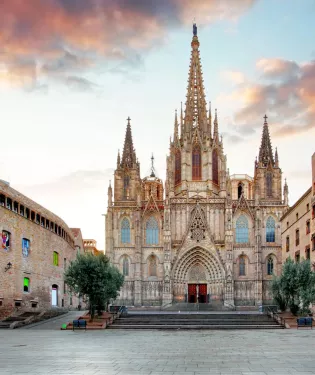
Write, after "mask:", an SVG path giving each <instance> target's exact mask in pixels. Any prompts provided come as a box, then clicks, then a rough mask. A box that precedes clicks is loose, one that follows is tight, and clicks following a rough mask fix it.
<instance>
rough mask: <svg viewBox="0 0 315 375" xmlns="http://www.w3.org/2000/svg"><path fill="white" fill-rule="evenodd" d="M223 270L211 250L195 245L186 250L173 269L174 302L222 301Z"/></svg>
mask: <svg viewBox="0 0 315 375" xmlns="http://www.w3.org/2000/svg"><path fill="white" fill-rule="evenodd" d="M224 277H225V276H224V271H223V269H222V267H221V265H220V263H219V260H218V259H217V258H216V256H215V255H214V254H213V253H212V251H211V250H206V249H203V248H201V247H195V248H193V249H190V250H188V251H186V252H185V253H184V254H183V255H182V256H181V257H180V258H179V259H178V261H177V262H176V264H175V266H174V271H173V296H174V301H175V302H184V301H185V302H188V303H197V302H198V303H209V302H212V301H217V302H219V303H222V302H223V301H222V299H223V294H224Z"/></svg>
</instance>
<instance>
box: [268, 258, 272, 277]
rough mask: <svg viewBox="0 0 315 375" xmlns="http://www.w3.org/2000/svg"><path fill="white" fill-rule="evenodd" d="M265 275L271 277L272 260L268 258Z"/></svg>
mask: <svg viewBox="0 0 315 375" xmlns="http://www.w3.org/2000/svg"><path fill="white" fill-rule="evenodd" d="M267 275H273V258H272V257H269V258H268V261H267Z"/></svg>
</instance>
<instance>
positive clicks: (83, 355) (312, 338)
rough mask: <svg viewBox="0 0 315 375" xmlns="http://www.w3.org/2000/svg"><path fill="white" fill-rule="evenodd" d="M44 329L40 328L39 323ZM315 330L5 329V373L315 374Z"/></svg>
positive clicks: (0, 355) (0, 344)
mask: <svg viewBox="0 0 315 375" xmlns="http://www.w3.org/2000/svg"><path fill="white" fill-rule="evenodd" d="M38 328H39V327H38ZM314 347H315V331H313V330H310V329H305V330H302V329H301V330H295V329H291V330H272V331H271V330H267V331H255V330H237V331H207V332H205V331H175V332H174V331H172V332H167V331H154V332H152V331H150V330H137V331H133V330H129V331H123V330H121V331H116V330H110V329H108V330H105V331H94V332H91V331H86V332H85V331H84V330H81V331H75V332H72V331H61V330H56V329H53V330H52V329H45V326H44V325H43V326H42V329H36V330H35V329H32V328H31V329H22V330H21V329H19V330H2V331H1V332H0V363H1V370H0V373H1V375H13V374H32V375H46V374H58V375H72V374H80V375H94V374H95V375H98V374H104V375H116V374H125V375H128V374H141V375H149V374H150V375H162V374H163V375H171V374H173V375H179V374H186V375H204V374H217V375H219V374H220V375H224V374H229V375H232V374H233V375H278V374H296V375H304V374H305V375H310V374H315V359H314V355H313V354H314Z"/></svg>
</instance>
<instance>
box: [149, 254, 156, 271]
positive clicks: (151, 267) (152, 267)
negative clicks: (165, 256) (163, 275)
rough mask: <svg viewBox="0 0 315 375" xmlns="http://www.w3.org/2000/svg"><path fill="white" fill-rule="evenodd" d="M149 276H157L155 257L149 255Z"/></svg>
mask: <svg viewBox="0 0 315 375" xmlns="http://www.w3.org/2000/svg"><path fill="white" fill-rule="evenodd" d="M149 276H157V261H156V256H155V255H151V256H150V258H149Z"/></svg>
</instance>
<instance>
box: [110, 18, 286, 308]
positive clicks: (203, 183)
mask: <svg viewBox="0 0 315 375" xmlns="http://www.w3.org/2000/svg"><path fill="white" fill-rule="evenodd" d="M281 175H282V172H281V169H280V167H279V160H278V153H277V150H276V151H275V153H273V151H272V146H271V141H270V135H269V129H268V123H267V117H266V116H265V121H264V124H263V131H262V140H261V146H260V150H259V155H258V159H257V158H256V161H255V163H254V177H250V176H249V175H247V174H243V175H230V174H229V170H228V168H227V157H226V155H225V154H224V152H223V141H222V137H221V138H220V136H219V124H218V115H217V111H215V114H214V118H212V113H211V108H209V110H207V103H206V99H205V93H204V87H203V78H202V70H201V62H200V55H199V40H198V36H197V27H196V25H194V29H193V39H192V42H191V59H190V67H189V81H188V92H187V100H186V105H185V110H184V111H183V110H182V109H181V111H180V114H179V115H177V113H175V121H174V136H173V139H172V140H171V142H170V153H169V156H168V157H167V160H166V180H165V184H164V185H163V182H162V180H161V179H159V178H157V177H156V176H155V173H154V170H153V169H152V173H151V175H150V176H147V177H145V178H141V176H140V163H139V162H138V160H137V157H136V151H135V148H134V146H133V139H132V133H131V125H130V119H129V118H128V123H127V130H126V136H125V143H124V149H123V153H122V155H121V156H120V154H118V158H117V167H116V170H115V177H114V189H113V188H112V187H111V186H109V188H108V209H107V214H106V254H107V255H108V256H109V258H110V260H111V262H112V264H114V265H116V266H117V267H118V268H119V269H120V270H121V272H122V273H123V274H124V275H125V282H124V286H123V288H122V290H121V291H120V296H119V297H118V300H117V301H116V302H117V303H119V304H124V305H128V306H162V307H167V306H171V305H173V304H176V303H199V304H201V303H204V304H209V305H210V306H211V305H215V304H216V305H221V306H226V307H228V308H229V307H234V306H255V305H260V304H262V303H270V302H271V299H272V298H271V294H270V288H269V286H270V281H271V279H272V275H273V274H277V273H279V272H280V270H281V227H280V218H281V216H282V215H283V213H284V211H285V210H286V209H287V207H288V186H287V184H286V183H285V185H284V187H283V194H282V176H281Z"/></svg>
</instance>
